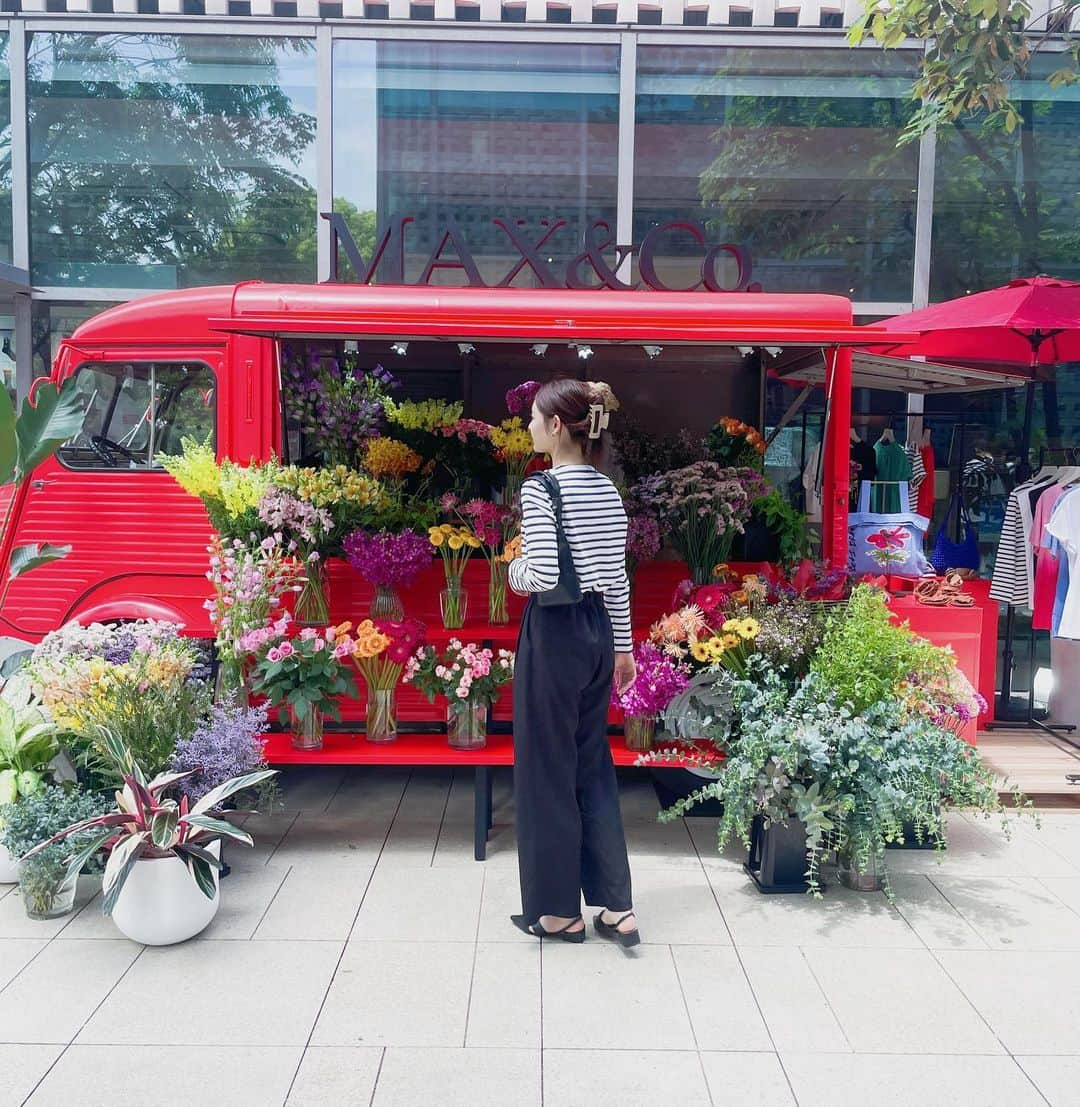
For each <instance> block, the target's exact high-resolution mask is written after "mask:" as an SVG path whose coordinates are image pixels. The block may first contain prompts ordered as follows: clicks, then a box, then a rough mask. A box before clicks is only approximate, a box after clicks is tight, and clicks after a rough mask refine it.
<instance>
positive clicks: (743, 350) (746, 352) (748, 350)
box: [735, 346, 754, 357]
mask: <svg viewBox="0 0 1080 1107" xmlns="http://www.w3.org/2000/svg"><path fill="white" fill-rule="evenodd" d="M735 349H736V350H738V351H739V353H740V354H742V356H743V357H749V356H750V355H751V354H752V353H753V352H754V347H753V346H736V347H735Z"/></svg>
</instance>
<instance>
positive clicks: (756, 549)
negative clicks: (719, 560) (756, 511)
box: [731, 517, 780, 562]
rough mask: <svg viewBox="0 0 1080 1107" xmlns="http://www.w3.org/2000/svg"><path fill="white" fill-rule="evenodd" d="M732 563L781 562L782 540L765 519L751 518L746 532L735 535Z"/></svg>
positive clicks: (732, 546) (732, 545)
mask: <svg viewBox="0 0 1080 1107" xmlns="http://www.w3.org/2000/svg"><path fill="white" fill-rule="evenodd" d="M731 560H732V561H752V562H757V561H773V562H775V561H779V560H780V538H779V536H778V535H777V534H775V533H773V531H771V530H770V529H769V524H768V523H766V522H765V520H764V519H758V518H754V517H751V518H750V520H749V521H748V522H747V523H746V530H745V531H744V532H743V533H742V534H737V535H735V540H734V542H732V544H731Z"/></svg>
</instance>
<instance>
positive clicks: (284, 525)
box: [259, 488, 334, 626]
mask: <svg viewBox="0 0 1080 1107" xmlns="http://www.w3.org/2000/svg"><path fill="white" fill-rule="evenodd" d="M259 519H260V520H262V522H263V523H264V524H265V526H267V527H268V528H269V529H270V531H271V532H272V533H273V534H275V535H278V534H280V535H282V536H283V538H282V540H283V541H286V542H288V543H289V545H290V547H295V549H296V551H297V556H298V558H299V561H300V563H301V564H302V565H303V568H304V581H303V584H302V585H301V588H300V594H299V596H297V599H296V621H297V622H298V623H299V624H300V625H301V626H324V625H325V624H326V622H327V620H328V619H329V618H330V605H329V602H328V601H327V597H326V563H325V560H324V553H325V551H326V548H327V546H328V545H329V540H330V535H331V532H332V531H333V529H334V519H333V516H332V515H331V514H330V512H329V511H328V510H327V509H326V508H325V507H316V506H315V504H314V503H312V502H310V501H309V500H303V499H301V498H300V497H299V496H297V495H294V494H293V493H292V492H288V491H286V490H285V489H283V488H271V489H269V490H268V491H267V492H266V493H264V495H263V498H262V499H261V500H260V501H259Z"/></svg>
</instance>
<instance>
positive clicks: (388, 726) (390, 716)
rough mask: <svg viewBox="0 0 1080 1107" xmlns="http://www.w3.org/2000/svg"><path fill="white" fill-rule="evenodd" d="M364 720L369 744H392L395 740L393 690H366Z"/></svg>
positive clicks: (395, 718)
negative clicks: (365, 713)
mask: <svg viewBox="0 0 1080 1107" xmlns="http://www.w3.org/2000/svg"><path fill="white" fill-rule="evenodd" d="M366 718H367V725H366V727H365V730H366V734H367V740H368V741H369V742H393V741H394V740H395V739H396V738H397V703H396V702H395V700H394V689H393V688H370V687H369V688H368V693H367V717H366Z"/></svg>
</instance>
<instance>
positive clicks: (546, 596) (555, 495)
mask: <svg viewBox="0 0 1080 1107" xmlns="http://www.w3.org/2000/svg"><path fill="white" fill-rule="evenodd" d="M534 478H535V479H536V480H538V481H540V483H541V484H542V485H543V486H544V487H545V488H546V489H547V493H548V496H550V497H551V506H552V507H553V508H554V510H555V542H556V544H557V545H558V549H559V580H558V583H557V584H556V585H555V587H554V588H552V589H551V590H550V591H549V592H537V593H536V602H537V603H538V604H540V606H541V607H560V606H561V607H565V606H566V605H567V604H572V603H581V582H580V581H579V580H578V575H577V570H576V569H575V568H574V555H573V554H572V553H571V552H570V543H569V542H567V540H566V531H565V530H564V529H563V520H562V492H561V490H560V489H559V482H558V480H556V479H555V477H553V476H552V475H551V473H548V472H546V471H545V472H541V473H534V474H533V476H532V477H530V478H529V479H530V480H533V479H534Z"/></svg>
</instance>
